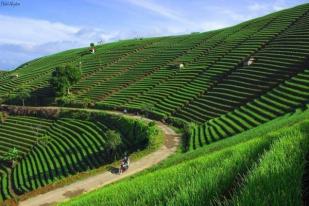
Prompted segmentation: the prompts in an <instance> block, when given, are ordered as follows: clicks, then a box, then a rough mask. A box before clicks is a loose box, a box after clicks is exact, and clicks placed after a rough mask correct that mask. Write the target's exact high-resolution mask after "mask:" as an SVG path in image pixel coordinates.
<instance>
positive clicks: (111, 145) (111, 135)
mask: <svg viewBox="0 0 309 206" xmlns="http://www.w3.org/2000/svg"><path fill="white" fill-rule="evenodd" d="M106 137H107V142H106V145H105V146H106V148H107V151H108V153H109V157H110V158H112V157H113V156H114V152H115V150H116V149H117V148H118V147H119V146H120V145H121V144H122V139H121V135H120V134H119V133H118V132H116V131H114V130H107V132H106Z"/></svg>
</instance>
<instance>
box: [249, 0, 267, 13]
mask: <svg viewBox="0 0 309 206" xmlns="http://www.w3.org/2000/svg"><path fill="white" fill-rule="evenodd" d="M248 9H249V11H252V12H257V11H267V10H268V9H269V7H268V5H266V4H264V3H258V2H254V3H252V4H250V5H249V6H248Z"/></svg>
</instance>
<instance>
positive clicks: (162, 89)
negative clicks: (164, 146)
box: [0, 4, 309, 149]
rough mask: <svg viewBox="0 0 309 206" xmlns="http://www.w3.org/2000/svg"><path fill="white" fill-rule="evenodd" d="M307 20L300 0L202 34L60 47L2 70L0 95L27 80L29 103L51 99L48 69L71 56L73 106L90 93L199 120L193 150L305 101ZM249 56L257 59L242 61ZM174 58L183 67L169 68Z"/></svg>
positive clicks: (102, 102)
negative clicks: (75, 78)
mask: <svg viewBox="0 0 309 206" xmlns="http://www.w3.org/2000/svg"><path fill="white" fill-rule="evenodd" d="M308 22H309V4H304V5H301V6H298V7H295V8H292V9H287V10H283V11H280V12H276V13H272V14H270V15H267V16H264V17H260V18H257V19H253V20H250V21H247V22H243V23H241V24H239V25H236V26H233V27H229V28H225V29H220V30H216V31H211V32H206V33H199V34H191V35H182V36H170V37H160V38H145V39H138V40H126V41H119V42H115V43H110V44H106V45H102V46H98V47H97V52H96V54H94V55H92V54H89V53H88V54H86V55H84V56H82V57H81V53H83V52H87V48H80V49H74V50H69V51H65V52H61V53H58V54H54V55H50V56H46V57H42V58H39V59H36V60H33V61H30V62H27V63H25V64H23V65H21V66H20V67H19V68H18V69H16V70H14V71H12V72H10V73H11V74H18V75H19V77H18V78H12V76H11V77H10V75H3V76H1V75H0V85H1V87H0V102H1V101H2V100H1V99H2V98H5V96H6V95H8V94H9V93H14V90H15V89H16V88H17V87H18V86H19V85H21V84H27V85H28V86H29V88H31V89H32V90H33V99H32V100H33V101H34V102H36V103H37V104H39V105H41V104H44V103H46V104H50V103H51V102H49V101H47V99H49V98H48V97H50V96H51V95H50V92H51V91H50V88H49V86H48V80H49V78H50V74H51V72H52V68H53V67H54V66H55V65H62V64H65V63H73V64H75V65H78V66H79V65H81V68H82V70H83V76H82V79H81V80H80V81H79V82H78V83H77V84H76V85H74V87H73V91H74V94H75V95H76V96H75V97H76V99H74V98H73V101H72V102H71V106H72V105H74V106H81V103H82V101H84V99H85V98H90V99H92V101H93V102H95V103H96V104H95V107H97V108H109V109H119V110H122V109H124V108H127V109H129V110H130V109H131V110H133V111H134V110H138V111H142V112H145V111H148V112H150V113H152V115H153V117H155V118H167V119H168V120H170V121H172V122H178V121H179V120H180V121H187V122H196V123H198V124H199V125H198V126H197V127H196V130H195V131H194V134H192V138H191V140H192V141H191V142H190V147H189V148H191V149H196V148H198V147H199V146H203V145H205V144H209V143H210V142H213V141H216V140H219V139H222V138H224V137H228V136H232V135H235V134H237V133H240V132H242V131H245V130H247V129H250V128H253V127H255V126H257V125H259V124H262V123H265V122H267V121H269V120H271V119H274V118H276V117H278V116H281V115H284V114H285V113H288V112H291V111H294V109H295V108H298V107H303V106H304V105H305V104H306V103H308V98H309V96H308V94H309V87H308V86H307V85H308V75H309V70H308V66H309V65H308V64H309V62H308V56H309V33H308V32H309V24H308ZM251 56H255V57H257V59H258V60H257V62H256V63H254V64H253V65H251V66H246V65H244V62H245V60H246V59H247V58H248V57H251ZM175 62H183V63H185V65H186V66H185V68H184V69H180V70H179V69H171V68H170V67H169V65H171V64H173V63H175ZM80 63H81V64H80ZM13 103H14V102H13ZM15 103H16V102H15Z"/></svg>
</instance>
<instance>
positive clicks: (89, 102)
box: [83, 97, 92, 108]
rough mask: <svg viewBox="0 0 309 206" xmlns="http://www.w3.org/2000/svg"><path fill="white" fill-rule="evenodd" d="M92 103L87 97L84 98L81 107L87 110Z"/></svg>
mask: <svg viewBox="0 0 309 206" xmlns="http://www.w3.org/2000/svg"><path fill="white" fill-rule="evenodd" d="M91 103H92V101H91V99H90V98H89V97H85V98H84V99H83V107H84V108H88V107H89V106H90V105H91Z"/></svg>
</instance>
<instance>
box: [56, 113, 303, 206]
mask: <svg viewBox="0 0 309 206" xmlns="http://www.w3.org/2000/svg"><path fill="white" fill-rule="evenodd" d="M308 115H309V110H307V111H305V112H303V111H299V112H298V113H295V114H289V115H286V116H284V117H281V118H279V119H276V120H273V121H270V122H268V123H266V124H264V125H261V126H258V127H256V128H254V129H251V130H248V131H246V132H243V133H241V134H239V135H236V136H233V137H231V138H228V139H225V140H221V141H219V142H216V143H213V144H210V145H207V146H205V147H202V148H200V149H197V150H194V151H191V152H187V153H185V154H177V155H174V156H173V157H171V158H169V159H168V160H167V161H165V162H163V163H162V164H160V165H158V166H156V167H154V168H152V169H151V170H149V171H145V172H143V173H141V174H139V175H136V176H135V177H134V178H129V179H127V180H124V181H121V182H119V183H116V184H113V185H110V186H107V187H104V188H102V189H98V190H96V191H94V192H91V193H89V194H86V195H82V196H80V197H77V198H74V199H73V200H71V201H69V202H66V203H63V204H61V205H65V206H69V205H70V206H73V205H94V206H95V205H126V204H128V203H129V204H130V205H269V204H271V205H278V206H279V205H302V184H301V182H302V178H303V176H304V165H305V163H306V164H307V162H306V154H307V152H308V149H309V131H308V129H309V122H308V117H309V116H308ZM287 177H288V180H287V179H286V178H287ZM119 194H121V195H119Z"/></svg>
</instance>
